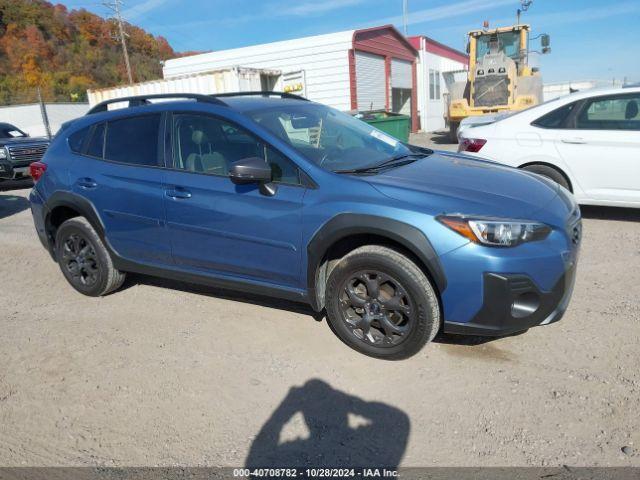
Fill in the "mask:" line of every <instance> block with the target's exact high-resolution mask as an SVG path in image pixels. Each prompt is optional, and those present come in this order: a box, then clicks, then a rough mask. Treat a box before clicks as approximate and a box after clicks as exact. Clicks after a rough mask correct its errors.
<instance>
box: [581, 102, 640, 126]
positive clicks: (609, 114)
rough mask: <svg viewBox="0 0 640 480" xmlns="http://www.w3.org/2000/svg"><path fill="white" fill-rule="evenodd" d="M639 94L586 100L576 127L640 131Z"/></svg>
mask: <svg viewBox="0 0 640 480" xmlns="http://www.w3.org/2000/svg"><path fill="white" fill-rule="evenodd" d="M639 107H640V94H635V95H616V96H611V97H604V98H603V97H601V98H595V99H592V100H590V101H588V102H587V103H586V104H585V106H584V108H583V109H582V111H581V112H580V114H579V115H578V118H577V122H576V127H577V128H578V129H584V130H636V131H640V112H639Z"/></svg>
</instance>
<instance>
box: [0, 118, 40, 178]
mask: <svg viewBox="0 0 640 480" xmlns="http://www.w3.org/2000/svg"><path fill="white" fill-rule="evenodd" d="M48 146H49V140H47V139H46V138H31V137H29V135H27V134H26V133H25V132H23V131H22V130H20V129H19V128H18V127H15V126H14V125H11V124H10V123H0V181H2V180H16V179H21V178H29V165H30V164H31V163H32V162H37V161H39V160H41V159H42V156H43V155H44V152H45V150H46V149H47V147H48Z"/></svg>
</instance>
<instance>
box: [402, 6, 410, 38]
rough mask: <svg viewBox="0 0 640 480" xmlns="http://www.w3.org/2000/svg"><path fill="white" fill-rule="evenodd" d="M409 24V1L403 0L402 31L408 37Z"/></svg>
mask: <svg viewBox="0 0 640 480" xmlns="http://www.w3.org/2000/svg"><path fill="white" fill-rule="evenodd" d="M408 23H409V0H402V30H403V33H404V36H405V37H406V36H407V24H408Z"/></svg>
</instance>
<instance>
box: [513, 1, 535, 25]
mask: <svg viewBox="0 0 640 480" xmlns="http://www.w3.org/2000/svg"><path fill="white" fill-rule="evenodd" d="M532 3H533V0H520V5H521V8H519V9H518V12H517V20H516V25H520V14H521V13H523V12H526V11H527V10H529V7H530V6H531V4H532Z"/></svg>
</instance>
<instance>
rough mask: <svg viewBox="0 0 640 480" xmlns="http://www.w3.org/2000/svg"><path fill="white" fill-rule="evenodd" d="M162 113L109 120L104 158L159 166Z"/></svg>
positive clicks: (133, 163)
mask: <svg viewBox="0 0 640 480" xmlns="http://www.w3.org/2000/svg"><path fill="white" fill-rule="evenodd" d="M159 128H160V115H144V116H139V117H128V118H122V119H119V120H113V121H110V122H107V131H106V138H105V148H104V158H105V159H106V160H111V161H113V162H119V163H128V164H132V165H141V166H158V132H159Z"/></svg>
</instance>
